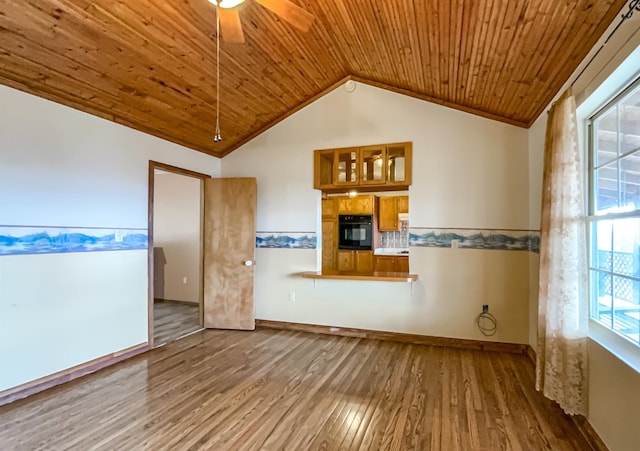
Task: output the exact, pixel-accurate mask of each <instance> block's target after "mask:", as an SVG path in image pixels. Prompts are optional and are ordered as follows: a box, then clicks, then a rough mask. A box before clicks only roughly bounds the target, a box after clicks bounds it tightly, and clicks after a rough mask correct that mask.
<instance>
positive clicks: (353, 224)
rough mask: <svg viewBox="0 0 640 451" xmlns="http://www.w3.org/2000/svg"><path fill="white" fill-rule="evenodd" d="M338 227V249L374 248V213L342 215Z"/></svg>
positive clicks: (339, 217)
mask: <svg viewBox="0 0 640 451" xmlns="http://www.w3.org/2000/svg"><path fill="white" fill-rule="evenodd" d="M338 228H339V239H338V249H350V250H371V249H373V216H372V215H340V216H338Z"/></svg>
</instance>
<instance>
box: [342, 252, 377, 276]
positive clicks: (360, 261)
mask: <svg viewBox="0 0 640 451" xmlns="http://www.w3.org/2000/svg"><path fill="white" fill-rule="evenodd" d="M338 271H351V272H361V273H365V272H372V271H373V251H349V250H338Z"/></svg>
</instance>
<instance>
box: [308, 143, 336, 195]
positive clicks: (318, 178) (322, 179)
mask: <svg viewBox="0 0 640 451" xmlns="http://www.w3.org/2000/svg"><path fill="white" fill-rule="evenodd" d="M335 156H336V153H335V151H334V150H317V151H316V152H315V154H314V163H313V166H314V180H315V188H316V189H323V188H331V187H332V186H333V178H334V173H335Z"/></svg>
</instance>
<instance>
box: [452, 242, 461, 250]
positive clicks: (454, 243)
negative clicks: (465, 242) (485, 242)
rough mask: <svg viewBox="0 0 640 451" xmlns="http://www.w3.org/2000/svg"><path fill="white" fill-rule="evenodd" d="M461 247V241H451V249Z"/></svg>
mask: <svg viewBox="0 0 640 451" xmlns="http://www.w3.org/2000/svg"><path fill="white" fill-rule="evenodd" d="M459 245H460V240H451V249H458V246H459Z"/></svg>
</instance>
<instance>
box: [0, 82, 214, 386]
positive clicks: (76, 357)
mask: <svg viewBox="0 0 640 451" xmlns="http://www.w3.org/2000/svg"><path fill="white" fill-rule="evenodd" d="M0 105H2V108H0V193H2V195H1V196H0V225H9V226H11V225H38V226H45V225H48V226H75V227H107V228H139V229H146V228H147V196H148V194H147V191H148V189H147V187H148V170H149V169H148V168H149V160H150V159H151V160H155V161H160V162H163V163H167V164H171V165H175V166H179V167H182V168H185V169H191V170H196V171H199V172H203V173H207V174H211V175H214V176H215V175H219V173H220V161H219V160H218V159H217V158H213V157H209V156H207V155H204V154H201V153H198V152H195V151H192V150H189V149H186V148H183V147H181V146H178V145H176V144H172V143H169V142H167V141H163V140H161V139H158V138H154V137H151V136H149V135H146V134H144V133H140V132H137V131H135V130H132V129H129V128H126V127H123V126H121V125H118V124H115V123H112V122H109V121H105V120H103V119H100V118H97V117H94V116H90V115H88V114H85V113H82V112H79V111H76V110H73V109H70V108H67V107H64V106H61V105H58V104H55V103H52V102H49V101H47V100H44V99H40V98H37V97H34V96H31V95H28V94H25V93H22V92H19V91H16V90H14V89H11V88H8V87H4V86H0ZM146 256H147V253H146V251H144V250H140V251H127V252H118V251H116V252H95V253H94V252H86V253H75V254H48V255H27V256H0V277H1V279H0V314H1V315H2V318H1V321H3V323H2V327H0V361H1V362H2V368H3V370H2V371H0V373H1V374H2V376H1V377H0V391H2V390H4V389H8V388H10V387H13V386H16V385H18V384H22V383H26V382H28V381H31V380H34V379H36V378H39V377H43V376H46V375H49V374H52V373H54V372H56V371H59V370H61V369H65V368H69V367H71V366H74V365H78V364H81V363H83V362H87V361H90V360H92V359H95V358H98V357H101V356H104V355H107V354H110V353H112V352H117V351H121V350H123V349H126V348H128V347H131V346H135V345H138V344H141V343H145V342H146V341H147V338H146V337H147V317H146V314H144V313H145V312H146V308H147V277H146V272H147V257H146ZM8 324H10V326H8Z"/></svg>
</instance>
